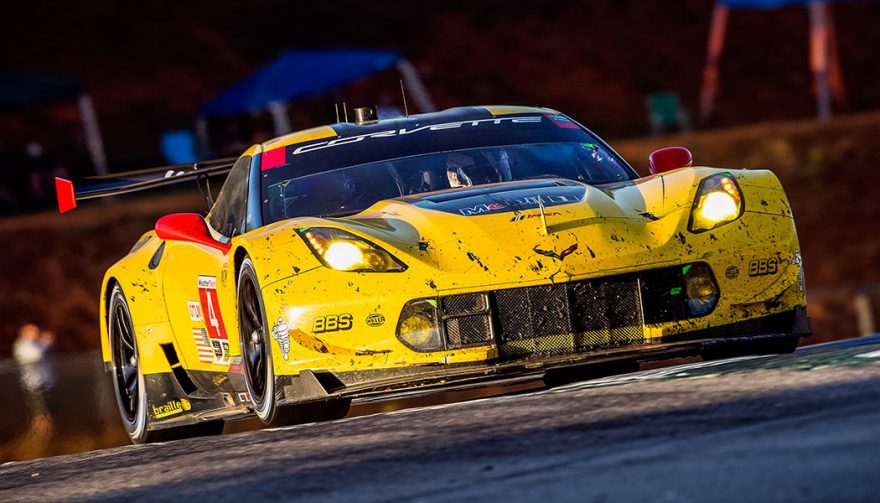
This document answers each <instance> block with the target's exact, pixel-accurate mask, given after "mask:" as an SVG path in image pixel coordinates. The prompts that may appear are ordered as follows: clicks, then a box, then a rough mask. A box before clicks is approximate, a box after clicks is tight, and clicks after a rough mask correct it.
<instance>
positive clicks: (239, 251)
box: [232, 246, 250, 287]
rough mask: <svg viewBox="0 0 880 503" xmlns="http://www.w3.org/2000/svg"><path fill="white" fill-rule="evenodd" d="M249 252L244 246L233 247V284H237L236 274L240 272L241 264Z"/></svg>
mask: <svg viewBox="0 0 880 503" xmlns="http://www.w3.org/2000/svg"><path fill="white" fill-rule="evenodd" d="M249 256H250V254H249V253H248V251H247V250H246V249H245V247H244V246H239V247H238V248H236V249H235V252H234V254H233V256H232V260H233V265H234V268H235V269H234V272H235V285H236V287H237V286H238V274H239V273H240V272H241V264H242V263H244V259H245V257H249Z"/></svg>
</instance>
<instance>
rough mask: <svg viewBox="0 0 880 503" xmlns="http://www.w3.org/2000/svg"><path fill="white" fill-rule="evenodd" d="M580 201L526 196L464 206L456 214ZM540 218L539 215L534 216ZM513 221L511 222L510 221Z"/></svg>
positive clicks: (569, 196) (567, 198)
mask: <svg viewBox="0 0 880 503" xmlns="http://www.w3.org/2000/svg"><path fill="white" fill-rule="evenodd" d="M578 201H580V199H578V198H577V197H575V196H571V195H563V194H555V195H541V196H526V197H518V198H516V199H505V200H504V201H503V202H501V201H498V202H493V203H486V204H478V205H476V206H466V207H464V208H459V210H458V212H459V213H461V214H462V215H464V216H471V215H480V214H483V213H495V212H498V211H502V210H507V209H510V210H514V211H515V210H527V209H532V208H537V207H539V206H555V205H559V204H567V203H576V202H578ZM536 216H540V215H536ZM511 221H513V220H511Z"/></svg>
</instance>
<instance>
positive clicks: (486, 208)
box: [458, 203, 507, 216]
mask: <svg viewBox="0 0 880 503" xmlns="http://www.w3.org/2000/svg"><path fill="white" fill-rule="evenodd" d="M505 208H507V205H506V204H504V203H489V204H478V205H476V206H468V207H466V208H461V209H459V210H458V211H459V213H461V214H462V215H464V216H470V215H479V214H480V213H489V212H491V211H497V210H503V209H505Z"/></svg>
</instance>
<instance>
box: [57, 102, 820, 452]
mask: <svg viewBox="0 0 880 503" xmlns="http://www.w3.org/2000/svg"><path fill="white" fill-rule="evenodd" d="M359 115H360V114H359ZM367 115H368V114H367ZM650 161H651V172H652V174H651V175H650V176H647V177H641V178H640V177H639V176H638V175H637V174H636V172H635V171H634V170H633V169H632V168H631V167H630V166H629V165H628V164H627V163H626V162H625V161H624V160H623V159H622V158H621V157H620V156H618V154H616V153H615V152H614V151H613V150H612V149H611V148H610V147H609V146H608V145H607V144H606V143H605V142H604V141H602V140H601V139H599V138H598V137H597V136H596V135H594V134H593V133H592V132H590V131H589V130H587V129H586V128H584V127H583V126H581V125H580V124H578V123H577V122H575V121H574V120H572V119H571V118H569V117H567V116H565V115H563V114H561V113H559V112H556V111H554V110H550V109H546V108H527V107H514V106H486V107H465V108H455V109H450V110H445V111H441V112H436V113H427V114H421V115H412V116H406V117H397V118H391V119H384V120H370V121H361V122H359V123H337V124H333V125H330V126H324V127H318V128H314V129H309V130H305V131H300V132H296V133H292V134H288V135H286V136H281V137H279V138H275V139H273V140H271V141H267V142H265V143H263V144H260V145H254V146H252V147H251V148H249V149H248V150H247V151H245V152H244V153H243V154H242V155H241V157H239V158H238V159H237V160H225V161H223V162H214V163H204V164H197V165H191V166H176V167H173V168H171V169H168V170H161V171H159V172H156V171H142V172H131V173H127V174H122V175H118V176H115V177H111V178H106V177H105V178H102V179H99V180H92V181H90V182H88V183H87V184H86V185H83V186H78V188H77V189H74V186H73V184H72V183H71V182H69V181H66V180H61V179H59V180H56V186H57V190H58V200H59V205H60V209H61V210H62V211H66V210H69V209H71V208H73V207H75V206H76V201H77V200H82V199H89V198H94V197H101V196H105V195H111V194H119V193H124V192H130V191H133V190H140V189H144V188H149V187H153V186H158V185H164V184H167V183H176V182H180V181H183V180H193V179H196V180H198V181H200V182H202V183H204V179H205V178H206V177H207V176H211V175H216V174H218V173H227V172H228V176H227V178H226V181H225V183H224V185H223V187H222V189H221V191H220V193H219V196H218V197H217V199H216V202H213V206H212V208H211V210H210V212H209V213H208V214H207V216H206V217H203V216H201V215H199V214H195V213H193V214H175V215H169V216H165V217H163V218H161V219H160V220H159V221H158V222H157V223H156V227H155V230H151V231H149V232H147V233H146V234H144V235H143V237H141V239H140V240H139V241H138V242H137V243H136V244H135V245H134V248H132V250H131V252H130V253H129V254H128V255H126V256H125V257H123V258H122V259H121V260H120V261H119V262H117V263H116V264H115V265H113V266H112V267H111V268H110V269H109V270H108V271H107V273H106V276H105V278H104V281H103V288H102V292H101V320H100V322H101V344H102V350H103V351H102V352H103V359H104V361H105V366H106V368H107V370H108V371H109V372H110V373H111V374H112V376H113V382H114V384H115V390H116V398H117V402H118V405H119V411H120V414H121V416H122V420H123V423H124V425H125V427H126V429H127V430H128V433H129V435H130V437H131V439H132V441H134V442H147V441H151V440H155V439H164V438H171V437H177V436H188V435H204V434H212V433H219V432H220V431H221V430H222V427H223V424H224V421H226V420H231V419H236V418H240V417H245V416H248V415H252V414H256V416H258V417H259V418H260V419H261V420H262V421H263V422H265V423H267V424H289V423H294V422H301V421H312V420H318V419H327V418H335V417H341V416H343V415H345V414H346V413H347V411H348V408H349V405H350V403H351V401H352V399H358V398H363V397H375V396H377V395H382V396H391V395H393V394H394V393H396V392H402V391H407V390H412V389H423V388H431V387H454V386H463V385H468V386H470V385H476V384H478V383H481V382H487V381H490V380H493V379H504V378H513V377H520V376H535V377H536V378H538V377H546V376H549V375H552V374H553V373H554V372H562V371H565V372H572V371H574V370H573V369H583V368H588V367H589V366H590V365H596V364H602V363H607V362H615V361H627V362H639V361H646V360H656V359H664V358H670V357H678V356H686V355H703V356H704V357H707V358H717V357H723V356H729V355H735V354H746V353H771V352H790V351H793V350H794V348H795V346H796V345H797V342H798V339H799V337H802V336H806V335H808V334H809V320H808V318H807V316H806V302H805V296H804V280H803V269H802V261H801V255H800V250H799V246H798V239H797V235H796V232H795V225H794V221H793V219H792V215H791V209H790V207H789V203H788V201H787V198H786V196H785V193H784V191H783V189H782V187H781V186H780V183H779V180H778V179H777V178H776V176H774V175H773V173H771V172H770V171H757V170H755V171H746V170H735V169H717V168H708V167H691V158H690V153H689V152H688V151H687V150H686V149H683V148H680V147H671V148H667V149H663V150H660V151H657V152H655V153H654V154H652V156H651V159H650ZM203 193H205V195H206V199H210V198H211V196H210V191H209V190H208V191H204V190H203Z"/></svg>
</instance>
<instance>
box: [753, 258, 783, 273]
mask: <svg viewBox="0 0 880 503" xmlns="http://www.w3.org/2000/svg"><path fill="white" fill-rule="evenodd" d="M777 272H779V259H778V258H776V257H773V258H762V259H755V260H752V261H751V262H749V276H768V275H770V274H776V273H777Z"/></svg>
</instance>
